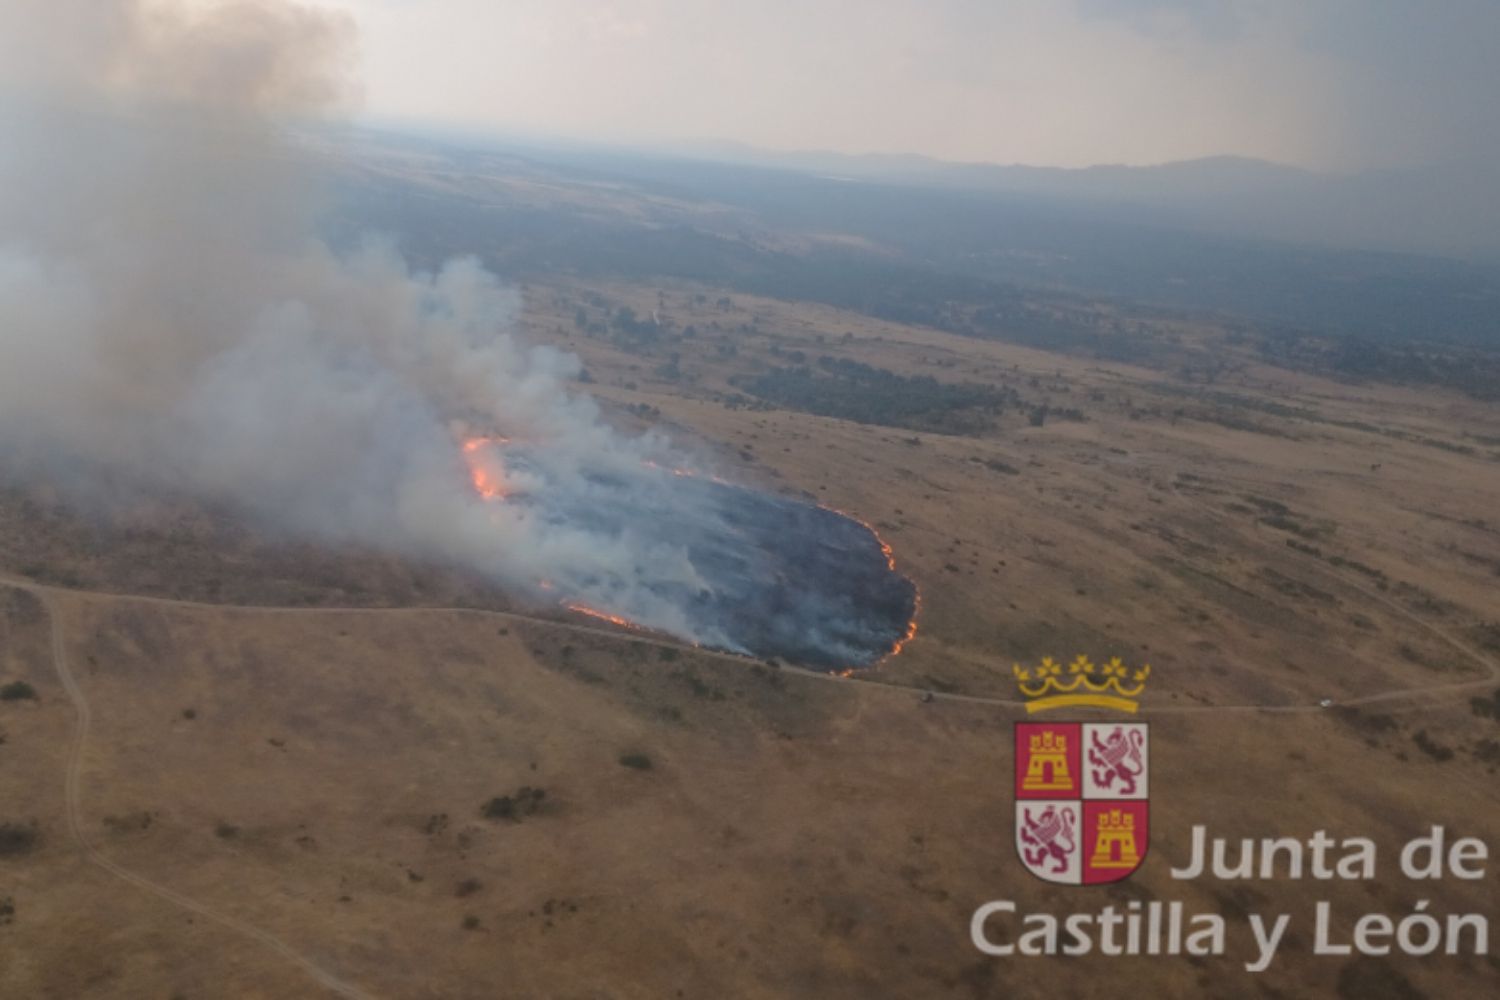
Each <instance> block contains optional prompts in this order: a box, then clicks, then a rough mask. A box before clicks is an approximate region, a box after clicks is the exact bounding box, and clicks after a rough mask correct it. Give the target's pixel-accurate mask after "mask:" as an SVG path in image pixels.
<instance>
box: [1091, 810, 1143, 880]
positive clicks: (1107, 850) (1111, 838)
mask: <svg viewBox="0 0 1500 1000" xmlns="http://www.w3.org/2000/svg"><path fill="white" fill-rule="evenodd" d="M1090 863H1091V864H1092V865H1093V866H1094V867H1095V868H1124V869H1126V870H1127V871H1130V870H1133V869H1134V868H1135V867H1136V866H1137V865H1139V864H1140V863H1141V855H1140V852H1139V851H1137V850H1136V846H1135V817H1134V816H1133V815H1131V814H1130V813H1128V812H1124V811H1122V810H1120V809H1111V810H1110V811H1109V812H1107V813H1101V814H1100V816H1099V828H1098V830H1097V832H1096V833H1095V836H1094V857H1093V859H1092V861H1091V862H1090Z"/></svg>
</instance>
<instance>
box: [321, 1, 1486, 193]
mask: <svg viewBox="0 0 1500 1000" xmlns="http://www.w3.org/2000/svg"><path fill="white" fill-rule="evenodd" d="M323 2H324V3H326V4H328V5H331V6H336V7H342V8H345V9H347V10H349V11H350V12H351V13H353V14H354V16H355V18H356V20H357V21H358V23H359V25H360V29H361V32H360V34H361V51H362V56H361V58H362V62H363V67H364V100H365V103H364V107H365V110H366V111H367V112H369V113H372V114H379V115H389V116H400V117H405V118H422V119H437V120H441V121H446V122H450V123H466V124H482V125H495V126H504V127H509V128H514V129H525V130H533V131H545V132H552V133H562V134H568V135H575V136H583V137H595V138H609V139H625V140H661V139H670V140H678V139H696V138H725V139H737V140H742V141H745V142H750V143H754V144H757V145H762V146H768V147H772V148H782V149H802V148H818V149H834V150H839V151H846V152H867V151H884V152H920V153H927V154H930V155H933V156H940V157H944V158H949V159H968V160H988V161H995V162H1025V163H1039V164H1062V165H1082V164H1089V163H1100V162H1125V163H1149V162H1160V161H1164V160H1172V159H1180V158H1186V157H1193V156H1202V155H1210V154H1217V153H1237V154H1243V155H1251V156H1261V157H1265V158H1269V159H1274V160H1279V161H1283V162H1291V163H1299V164H1304V165H1308V166H1314V167H1332V168H1353V167H1362V166H1389V165H1405V164H1411V163H1420V162H1429V161H1442V160H1449V159H1476V158H1482V157H1494V156H1495V155H1496V154H1500V116H1497V112H1496V110H1495V108H1496V106H1497V105H1500V58H1497V57H1496V53H1497V52H1500V2H1496V0H1285V2H1268V0H1259V2H1257V0H753V2H717V0H323Z"/></svg>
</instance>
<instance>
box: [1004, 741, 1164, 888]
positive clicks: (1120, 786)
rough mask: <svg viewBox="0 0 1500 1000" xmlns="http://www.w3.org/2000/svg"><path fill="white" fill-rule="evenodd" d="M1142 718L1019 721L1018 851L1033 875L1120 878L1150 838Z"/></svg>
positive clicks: (1064, 879) (1072, 881)
mask: <svg viewBox="0 0 1500 1000" xmlns="http://www.w3.org/2000/svg"><path fill="white" fill-rule="evenodd" d="M1149 750H1150V741H1149V738H1148V732H1147V727H1146V723H1144V722H1018V723H1016V851H1017V853H1019V854H1020V855H1021V862H1022V863H1023V864H1024V865H1026V867H1027V869H1029V870H1030V871H1031V873H1032V874H1033V875H1035V876H1037V877H1038V878H1042V879H1045V880H1047V881H1048V882H1060V883H1062V884H1064V885H1101V884H1103V883H1105V882H1118V881H1119V880H1120V879H1122V878H1124V877H1125V876H1127V875H1129V874H1130V873H1131V872H1133V871H1135V870H1136V869H1137V868H1139V867H1140V866H1141V862H1142V861H1143V860H1145V857H1146V848H1147V844H1148V841H1149V839H1150V837H1149V834H1150V828H1149V826H1148V825H1147V818H1148V815H1149V808H1148V803H1147V797H1148V795H1149V792H1150V786H1149V781H1150V777H1151V775H1150V767H1149Z"/></svg>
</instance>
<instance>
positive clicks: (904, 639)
mask: <svg viewBox="0 0 1500 1000" xmlns="http://www.w3.org/2000/svg"><path fill="white" fill-rule="evenodd" d="M823 509H824V510H831V511H833V512H834V513H835V514H838V515H839V516H840V517H847V518H848V519H849V520H851V521H855V522H857V523H859V524H860V525H862V526H863V527H864V529H865V530H866V531H868V532H869V533H870V534H871V535H873V536H874V537H875V542H876V543H877V544H878V545H879V546H880V554H881V555H883V556H885V564H886V565H887V566H888V567H890V570H891V572H892V573H894V572H896V551H895V549H893V548H891V543H890V542H887V541H886V540H885V539H884V538H882V537H881V536H880V532H879V531H876V530H875V525H873V524H871V523H870V522H869V521H866V520H865V519H864V518H862V517H857V516H856V515H854V514H851V513H849V512H848V511H845V510H839V509H838V508H837V507H828V506H824V508H823ZM911 585H912V608H911V621H909V622H907V623H906V633H905V634H904V635H903V636H901V638H899V639H897V640H896V642H895V644H894V645H892V646H891V651H890V652H889V653H887V654H886V655H887V656H900V655H901V651H902V650H903V649H905V648H906V644H907V643H909V642H911V641H912V640H913V639H915V638H916V637H917V619H918V618H920V617H921V615H922V589H921V588H920V587H918V586H917V581H915V580H912V581H911ZM853 672H854V671H853V670H852V669H850V670H843V671H838V674H839V676H840V677H848V676H850V675H851V674H853Z"/></svg>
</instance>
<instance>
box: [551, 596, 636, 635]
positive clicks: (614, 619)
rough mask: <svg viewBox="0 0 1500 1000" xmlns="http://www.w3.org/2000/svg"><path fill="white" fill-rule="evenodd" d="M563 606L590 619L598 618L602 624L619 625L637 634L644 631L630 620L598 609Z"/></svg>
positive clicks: (581, 605)
mask: <svg viewBox="0 0 1500 1000" xmlns="http://www.w3.org/2000/svg"><path fill="white" fill-rule="evenodd" d="M563 606H564V607H565V608H567V609H568V610H569V611H576V612H578V613H579V614H580V615H588V616H589V617H590V618H597V619H599V620H600V621H602V622H609V623H610V624H611V625H618V626H620V627H621V628H628V629H631V630H633V631H636V632H641V631H644V629H642V628H641V626H639V625H637V624H636V623H635V622H633V621H631V620H630V619H628V618H621V617H620V616H619V615H612V614H610V613H609V612H607V611H600V610H599V609H598V608H591V607H589V606H588V605H587V604H576V603H571V604H565V605H563Z"/></svg>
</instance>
